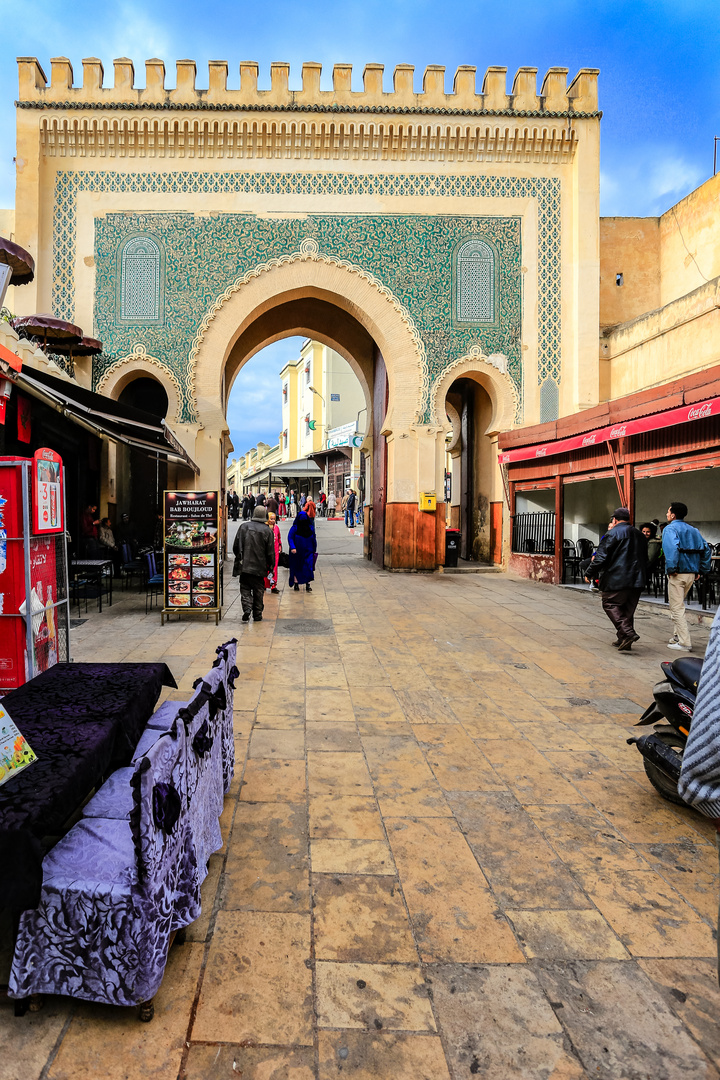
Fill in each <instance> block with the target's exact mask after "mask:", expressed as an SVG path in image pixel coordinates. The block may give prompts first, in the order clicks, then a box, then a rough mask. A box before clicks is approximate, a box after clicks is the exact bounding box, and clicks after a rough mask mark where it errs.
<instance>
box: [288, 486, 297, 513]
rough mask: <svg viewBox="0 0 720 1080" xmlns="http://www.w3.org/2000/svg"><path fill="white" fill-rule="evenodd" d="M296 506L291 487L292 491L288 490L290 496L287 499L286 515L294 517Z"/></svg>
mask: <svg viewBox="0 0 720 1080" xmlns="http://www.w3.org/2000/svg"><path fill="white" fill-rule="evenodd" d="M296 508H297V503H296V501H295V491H294V489H293V491H291V492H290V498H289V500H288V517H291V518H294V517H295V510H296Z"/></svg>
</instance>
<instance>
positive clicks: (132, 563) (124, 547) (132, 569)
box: [120, 544, 144, 589]
mask: <svg viewBox="0 0 720 1080" xmlns="http://www.w3.org/2000/svg"><path fill="white" fill-rule="evenodd" d="M143 572H144V571H143V564H142V562H141V561H140V559H133V557H132V554H131V552H130V545H129V544H121V545H120V584H121V586H122V588H123V589H124V588H125V582H126V581H127V582H129V584H130V585H131V586H132V579H133V578H134V577H137V578H138V580H139V581H140V582H142V579H143Z"/></svg>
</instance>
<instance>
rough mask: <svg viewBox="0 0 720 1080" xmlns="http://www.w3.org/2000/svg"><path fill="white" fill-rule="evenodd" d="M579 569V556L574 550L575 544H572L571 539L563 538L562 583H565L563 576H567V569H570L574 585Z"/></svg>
mask: <svg viewBox="0 0 720 1080" xmlns="http://www.w3.org/2000/svg"><path fill="white" fill-rule="evenodd" d="M579 569H580V557H579V556H578V553H577V551H576V550H575V545H574V544H573V542H572V540H563V568H562V579H563V584H565V578H566V576H567V571H568V570H570V571H571V572H572V579H573V585H574V584H575V583H576V581H577V575H578V570H579Z"/></svg>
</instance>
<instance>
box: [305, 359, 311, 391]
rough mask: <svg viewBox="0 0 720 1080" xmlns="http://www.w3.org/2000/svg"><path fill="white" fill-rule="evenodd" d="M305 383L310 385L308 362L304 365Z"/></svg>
mask: <svg viewBox="0 0 720 1080" xmlns="http://www.w3.org/2000/svg"><path fill="white" fill-rule="evenodd" d="M305 385H306V386H309V385H310V364H306V365H305Z"/></svg>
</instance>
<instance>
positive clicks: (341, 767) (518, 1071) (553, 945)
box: [0, 521, 720, 1080]
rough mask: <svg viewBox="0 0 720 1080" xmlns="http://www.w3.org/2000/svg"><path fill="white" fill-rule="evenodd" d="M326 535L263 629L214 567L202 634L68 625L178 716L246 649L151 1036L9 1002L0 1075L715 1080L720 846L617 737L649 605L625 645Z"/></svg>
mask: <svg viewBox="0 0 720 1080" xmlns="http://www.w3.org/2000/svg"><path fill="white" fill-rule="evenodd" d="M317 531H318V538H319V547H320V551H321V556H320V559H319V562H318V575H317V579H316V581H315V583H314V587H313V592H312V593H305V592H304V591H303V592H301V593H299V594H298V593H295V592H293V591H291V590H289V589H288V588H287V587H286V584H285V583H286V581H287V574H286V572H285V571H282V570H281V580H282V583H283V584H282V589H281V593H280V595H278V596H271V595H269V594H268V595H267V596H266V602H265V618H264V620H263V622H262V623H258V624H253V623H250V624H249V625H244V624H242V623H241V622H240V615H241V610H240V603H239V599H238V590H237V583H236V582H232V581H231V580H230V579H229V577H227V576H226V588H225V603H226V609H225V617H224V618H223V620H222V623H221V625H220V626H219V627H216V626H215V625H214V623H213V622H212V621H207V622H205V621H191V620H190V619H186V620H185V621H178V620H173V621H172V622H171V623H170V624H169V625H166V626H164V627H161V626H160V618H159V615H158V614H157V610H155V611H153V612H152V613H150V614H148V615H147V616H146V615H145V611H144V605H145V600H144V596H142V595H140V596H139V597H138V594H137V593H133V594H128V593H125V594H121V593H118V594H117V595H116V597H115V599H114V602H113V606H112V608H109V609H105V608H104V609H103V612H102V614H98V613H97V612H90V613H89V614H88V615H87V617H85V616H84V615H83V618H86V621H85V622H84V623H83V624H82V625H81V626H79V627H78V628H77V629H76V630H75V631H74V637H73V658H74V659H75V660H77V661H82V660H95V661H104V660H107V661H121V660H127V661H131V660H135V661H137V660H159V659H162V660H164V661H166V662H167V663H168V664H169V666H170V668H171V670H172V671H173V673H174V675H175V677H176V679H177V682H178V687H179V690H178V691H172V692H171V693H170V696H171V697H176V698H178V699H183V700H184V699H185V698H187V697H189V696H190V693H191V690H192V683H193V681H194V679H195V678H196V677H197V676H198V675H200V674H201V673H202V672H204V671H205V670H206V669H207V668H208V666H209V665H210V663H211V662H212V660H213V659H214V657H215V648H216V646H217V645H218V644H220V642H222V641H224V640H226V639H227V638H229V637H233V636H235V637H237V639H238V668H239V670H240V678H239V680H238V684H237V685H238V689H237V691H236V695H235V709H236V711H235V733H236V754H237V764H236V775H235V780H234V783H233V786H232V789H231V791H230V794H229V796H228V797H227V799H226V801H225V812H224V814H223V817H222V821H221V824H222V827H223V835H224V837H225V846H224V848H223V849H222V851H220V852H218V853H217V854H215V855H213V856H212V858H211V861H210V873H209V876H208V878H207V880H206V882H205V885H204V889H203V914H202V917H201V918H200V919H199V920H198V922H197V923H195V924H194V925H192V926H191V927H190V928H189V930H188V933H187V941H186V942H185V943H184V944H181V945H176V946H174V948H173V949H172V951H171V954H170V959H169V963H168V967H167V972H166V975H165V980H164V982H163V985H162V988H161V990H160V992H159V994H158V996H157V998H156V1014H155V1019H154V1021H153V1022H152V1023H151V1024H149V1025H144V1024H141V1023H139V1022H138V1020H137V1018H136V1013H135V1010H121V1009H111V1008H104V1007H93V1006H90V1005H85V1004H82V1003H70V1002H68V1001H66V1000H64V999H60V998H56V999H48V1000H47V1001H46V1003H45V1007H44V1009H43V1010H42V1011H41V1012H39V1013H37V1014H28V1015H26V1016H25V1017H23V1018H19V1019H16V1018H15V1017H14V1016H13V1015H12V1007H11V1006H9V1005H7V1004H6V1005H4V1006H3V1008H2V1011H0V1030H1V1039H2V1053H0V1080H40V1078H42V1080H85V1078H88V1080H135V1078H138V1080H140V1078H143V1080H176V1078H177V1077H181V1078H184V1080H215V1078H226V1077H227V1078H231V1077H234V1076H240V1077H242V1078H243V1080H312V1078H318V1080H331V1078H332V1080H335V1078H340V1077H342V1078H347V1080H449V1078H452V1080H461V1078H462V1080H465V1078H467V1080H470V1078H471V1077H473V1076H479V1077H482V1078H487V1080H514V1078H522V1080H551V1078H552V1080H580V1078H585V1077H588V1078H589V1077H593V1078H595V1077H598V1078H601V1080H610V1078H613V1080H616V1078H617V1080H620V1078H623V1080H624V1078H638V1080H640V1078H642V1080H645V1078H652V1080H675V1078H678V1080H679V1078H681V1077H682V1078H683V1080H685V1078H688V1077H691V1078H692V1080H717V1078H718V1077H719V1076H720V1072H719V1071H718V1070H719V1069H720V1031H719V1029H718V1016H720V994H719V993H718V988H717V982H716V975H715V962H714V959H713V957H714V955H715V950H716V942H715V931H714V928H715V923H716V920H717V904H718V879H717V868H718V867H717V852H716V849H715V841H714V829H713V827H712V826H711V824H710V823H709V822H708V821H707V820H705V819H703V818H702V817H700V816H699V815H698V814H696V813H694V812H693V811H691V810H689V809H687V810H685V809H682V808H677V807H674V806H671V805H670V804H669V803H666V802H663V801H662V799H660V797H659V796H658V795H657V794H656V793H655V791H654V790H653V788H652V787H651V786H650V784H649V782H648V781H647V779H646V777H645V774H644V772H643V770H642V766H641V759H640V756H639V754H638V753H637V751H636V750H635V749H634V748H633V747H629V746H627V745H626V741H625V740H626V738H627V737H628V734H629V733H630V728H631V725H632V724H633V723H634V722H635V721H636V720H637V719H638V718H639V715H640V713H641V712H642V710H643V709H644V708H645V707H646V705H647V704H648V702H649V700H650V692H651V687H652V685H653V683H654V682H655V681H657V679H658V678H659V677H660V672H659V667H658V665H659V663H660V661H661V660H666V659H668V658H672V653H668V652H667V650H666V648H665V646H666V643H667V640H668V637H669V625H670V624H669V620H668V619H667V616H664V615H663V614H661V613H657V612H655V611H652V610H650V609H649V608H645V607H644V606H641V610H640V616H639V618H638V621H637V625H638V629H639V633H640V635H641V640H640V642H639V643H638V644H637V645H636V646H635V647H634V648H633V651H632V652H631V653H629V654H620V655H618V654H617V653H616V652H615V650H614V649H612V648H611V647H610V643H611V640H612V637H613V631H612V628H611V626H610V623H609V622H608V621H607V619H606V617H605V616H604V614H603V612H602V610H601V608H600V604H599V599H598V598H597V597H596V596H591V595H586V594H578V593H570V592H567V591H564V590H562V589H558V588H552V587H549V586H544V585H538V584H534V583H532V582H528V581H520V580H516V579H513V578H510V577H507V576H505V575H502V574H478V575H459V576H458V575H453V576H450V575H447V576H445V575H442V574H435V575H418V574H391V573H387V572H382V571H378V569H377V568H376V567H374V566H373V565H371V564H369V563H368V562H365V561H363V560H362V559H361V558H360V557H359V554H360V549H361V540H360V539H359V538H358V537H355V536H351V535H350V534H348V532H347V531H346V530H345V529H344V527H343V526H342V525H341V524H340V523H328V522H324V521H320V522H319V523H318V529H317ZM226 573H229V564H227V565H226ZM694 636H695V642H696V646H697V652H698V653H699V654H701V652H702V650H703V649H704V646H705V643H706V640H707V628H704V629H697V628H694ZM167 693H168V692H167V691H165V694H166V695H167Z"/></svg>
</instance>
